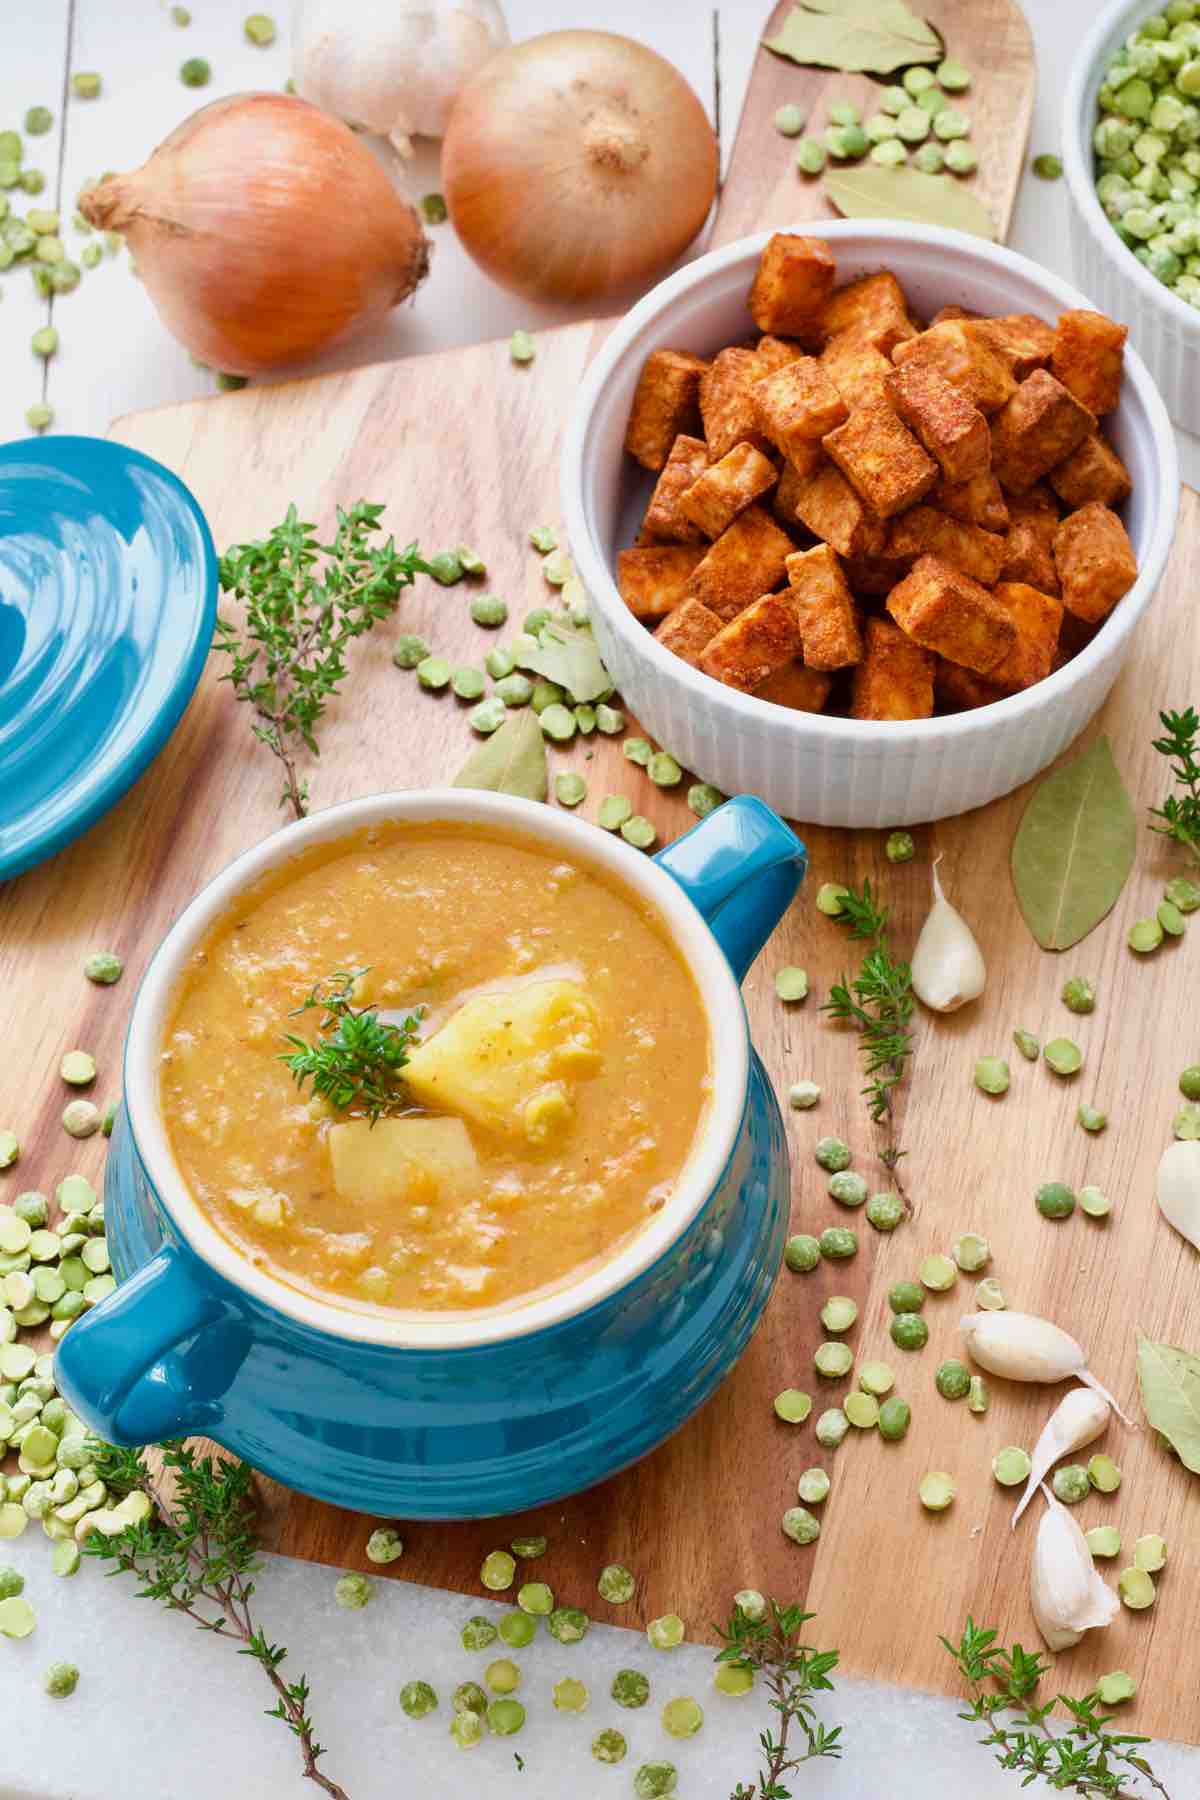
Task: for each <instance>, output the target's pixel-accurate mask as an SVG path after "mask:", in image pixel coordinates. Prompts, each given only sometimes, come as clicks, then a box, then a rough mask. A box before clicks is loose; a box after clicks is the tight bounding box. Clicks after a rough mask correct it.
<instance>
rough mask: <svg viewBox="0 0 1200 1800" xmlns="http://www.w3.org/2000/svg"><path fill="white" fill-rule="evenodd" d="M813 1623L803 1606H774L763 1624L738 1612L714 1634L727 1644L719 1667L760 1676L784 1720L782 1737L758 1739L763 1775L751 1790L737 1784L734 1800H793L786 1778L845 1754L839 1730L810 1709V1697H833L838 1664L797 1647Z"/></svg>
mask: <svg viewBox="0 0 1200 1800" xmlns="http://www.w3.org/2000/svg"><path fill="white" fill-rule="evenodd" d="M813 1617H815V1615H814V1614H813V1613H806V1612H804V1611H803V1610H802V1609H801V1608H800V1607H799V1606H779V1605H778V1604H777V1603H776V1602H775V1601H774V1600H770V1601H768V1602H767V1610H766V1612H765V1614H764V1615H763V1617H762V1618H761V1619H751V1618H748V1617H747V1615H746V1614H745V1613H744V1612H743V1611H742V1609H741V1607H740V1606H735V1607H734V1609H733V1612H732V1613H731V1614H730V1618H729V1623H728V1625H727V1626H725V1627H724V1628H723V1629H722V1627H721V1626H719V1625H718V1626H717V1628H716V1629H717V1631H718V1633H719V1635H720V1636H721V1637H722V1638H723V1639H724V1640H725V1648H724V1649H723V1650H722V1651H720V1653H719V1654H718V1656H717V1661H718V1662H719V1663H738V1664H740V1665H741V1666H742V1667H744V1668H748V1669H753V1670H755V1672H756V1673H758V1674H760V1675H761V1676H762V1677H763V1680H764V1682H765V1685H766V1688H767V1692H768V1693H769V1694H770V1696H771V1705H772V1706H773V1707H774V1709H775V1711H776V1712H777V1713H778V1714H779V1720H780V1723H779V1731H778V1735H776V1734H775V1733H774V1732H772V1731H764V1732H763V1733H762V1734H761V1735H760V1737H759V1740H758V1741H759V1747H760V1750H761V1753H762V1769H761V1771H760V1772H759V1774H758V1775H757V1776H755V1778H754V1779H753V1780H752V1782H751V1784H750V1786H749V1787H747V1786H746V1785H745V1784H744V1783H743V1782H740V1781H739V1782H738V1784H737V1787H736V1788H735V1789H734V1790H733V1793H732V1794H731V1796H730V1800H790V1796H791V1789H790V1788H787V1787H784V1785H783V1777H784V1776H785V1775H790V1774H791V1772H792V1770H793V1769H798V1768H800V1766H801V1764H802V1763H806V1762H812V1761H813V1760H814V1759H815V1758H817V1757H821V1756H834V1757H836V1756H840V1755H841V1754H842V1744H841V1737H842V1728H841V1726H840V1725H834V1726H833V1727H831V1728H830V1729H826V1727H825V1726H824V1725H822V1724H821V1722H820V1720H819V1719H818V1718H817V1715H816V1710H815V1708H814V1707H813V1704H812V1699H811V1695H813V1694H815V1693H832V1692H833V1683H832V1681H830V1679H829V1677H830V1675H831V1674H832V1672H833V1670H834V1669H836V1667H837V1663H838V1653H837V1651H836V1650H814V1649H813V1648H812V1647H811V1646H810V1645H808V1644H802V1643H801V1642H800V1641H799V1639H800V1633H801V1631H803V1629H804V1627H805V1626H806V1625H807V1624H808V1621H809V1620H810V1619H811V1618H813ZM793 1727H796V1728H798V1729H799V1731H800V1732H801V1733H802V1734H803V1736H804V1748H803V1749H801V1748H800V1747H799V1746H798V1745H796V1744H795V1742H794V1740H792V1739H791V1733H792V1729H793Z"/></svg>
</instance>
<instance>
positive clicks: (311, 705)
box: [213, 500, 431, 819]
mask: <svg viewBox="0 0 1200 1800" xmlns="http://www.w3.org/2000/svg"><path fill="white" fill-rule="evenodd" d="M383 510H384V509H383V507H382V506H376V505H372V504H371V503H370V502H369V501H367V500H359V501H358V502H357V503H356V504H355V505H354V506H352V507H350V509H349V511H344V510H343V509H342V508H341V507H340V506H339V507H338V511H337V531H336V532H335V534H334V539H333V542H332V543H331V544H322V543H320V542H318V540H317V537H316V534H315V529H314V527H313V526H312V525H309V524H306V523H305V522H304V521H303V520H302V519H300V518H298V517H297V514H296V508H295V507H294V506H289V507H288V510H287V517H286V518H285V519H284V521H283V523H282V524H281V525H276V527H275V529H274V530H273V531H272V532H271V533H270V535H269V536H268V537H267V538H265V539H263V540H262V541H261V542H256V543H249V544H237V545H235V546H234V547H233V548H232V549H230V550H227V551H226V552H225V554H224V556H223V557H222V558H221V564H220V579H221V588H222V590H223V591H224V592H225V593H227V594H232V595H233V597H234V599H236V600H240V601H241V602H242V604H243V607H244V617H243V621H242V623H240V624H238V623H236V622H235V621H234V620H232V619H228V618H224V617H221V618H218V620H217V627H216V635H215V637H214V639H213V649H214V650H215V651H217V652H218V653H219V654H221V655H223V656H228V657H229V659H230V666H229V668H228V669H227V670H226V671H225V673H224V674H223V675H222V676H221V680H222V681H228V682H231V683H232V684H233V691H234V693H235V694H236V695H237V697H238V699H239V700H245V701H248V702H249V704H250V705H251V706H252V707H253V708H254V710H255V712H256V713H257V715H258V720H259V722H258V723H256V724H255V725H253V726H252V727H251V729H252V731H253V733H254V736H255V737H256V738H257V739H258V741H259V743H260V744H265V745H266V747H267V749H268V750H269V751H270V752H271V754H272V756H275V757H277V758H278V760H279V762H280V763H281V764H282V766H283V776H284V781H283V792H282V794H281V795H280V800H279V804H280V805H281V806H290V807H291V809H292V811H293V812H294V813H295V815H296V817H297V818H298V819H301V818H303V817H304V815H305V813H307V811H308V783H307V781H304V780H301V778H300V774H299V771H298V770H297V767H296V747H297V740H298V741H299V743H301V744H303V745H304V747H305V748H306V749H307V750H308V751H309V753H310V754H311V755H313V756H318V755H319V754H320V752H319V750H318V749H317V740H316V727H317V725H318V723H319V722H320V720H321V718H322V717H323V715H324V712H325V708H326V706H327V704H328V702H329V701H330V700H331V699H332V698H333V696H334V695H335V694H336V693H337V692H338V689H339V688H340V686H341V684H342V682H343V681H344V680H345V678H346V661H345V652H346V646H347V645H348V644H349V643H350V642H351V640H352V639H354V638H357V637H362V636H363V634H364V633H365V632H368V631H370V630H371V629H372V627H373V626H375V625H377V624H378V623H379V621H380V620H381V619H386V618H387V616H388V614H389V613H391V612H393V611H394V610H395V606H396V602H397V601H398V600H399V598H400V594H401V592H402V590H403V589H404V588H406V587H411V586H412V583H413V579H414V577H415V576H416V575H418V574H426V575H427V574H430V573H431V570H430V566H429V564H428V563H427V562H425V561H424V560H423V558H422V556H421V552H420V550H419V549H418V547H417V545H416V544H415V543H413V544H409V545H408V546H407V548H406V549H404V550H397V548H396V543H395V539H394V538H391V537H389V538H388V539H387V540H386V541H385V542H383V543H380V542H379V541H378V538H379V533H380V525H379V521H380V518H381V517H382V515H383Z"/></svg>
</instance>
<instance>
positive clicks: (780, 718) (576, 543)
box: [560, 219, 1179, 752]
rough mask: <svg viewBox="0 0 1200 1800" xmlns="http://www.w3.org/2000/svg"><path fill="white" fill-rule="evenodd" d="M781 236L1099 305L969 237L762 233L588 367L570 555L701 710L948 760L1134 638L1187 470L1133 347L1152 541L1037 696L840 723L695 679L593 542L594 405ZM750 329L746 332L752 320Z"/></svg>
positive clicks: (717, 259)
mask: <svg viewBox="0 0 1200 1800" xmlns="http://www.w3.org/2000/svg"><path fill="white" fill-rule="evenodd" d="M777 230H778V231H789V230H791V231H796V232H799V233H801V234H808V235H810V236H817V237H821V238H826V239H828V240H829V241H830V242H831V243H833V244H836V243H838V242H839V241H842V240H855V241H856V242H858V243H860V244H862V243H866V244H869V245H870V246H872V248H873V249H874V247H876V246H877V247H878V253H879V254H878V266H879V267H881V268H882V267H886V266H887V250H888V248H889V246H891V245H895V244H905V245H911V246H912V247H913V248H917V249H920V250H921V251H923V252H924V253H926V255H929V253H931V252H941V253H943V254H944V255H953V256H954V257H956V258H959V259H962V260H963V261H965V262H969V263H972V264H974V265H975V266H976V267H977V268H978V267H981V266H982V267H983V268H994V269H998V270H1003V271H1004V272H1005V273H1006V274H1008V275H1015V276H1018V277H1019V278H1020V279H1021V280H1022V281H1023V282H1024V283H1026V284H1027V285H1028V286H1029V288H1030V289H1031V294H1030V302H1029V304H1030V310H1032V308H1033V306H1034V304H1035V297H1036V298H1037V299H1040V300H1041V301H1042V302H1044V303H1046V304H1048V305H1052V306H1054V307H1055V308H1057V309H1058V310H1066V309H1069V308H1074V307H1084V308H1090V307H1091V302H1090V301H1089V300H1088V299H1087V298H1086V296H1085V295H1083V294H1081V293H1080V292H1079V290H1078V288H1074V287H1072V286H1071V285H1070V283H1069V282H1066V281H1062V280H1060V279H1059V277H1058V276H1057V275H1052V274H1050V273H1049V272H1048V271H1047V270H1045V269H1043V268H1041V267H1040V266H1039V265H1038V264H1037V263H1034V262H1031V261H1030V260H1029V258H1028V257H1026V256H1020V255H1018V254H1017V253H1016V252H1015V251H1013V250H1007V249H1004V248H1003V247H1002V246H1001V245H998V244H991V243H988V242H987V241H986V240H985V239H983V238H977V237H972V236H969V235H968V234H967V233H966V232H962V231H949V230H946V229H944V228H942V227H939V226H933V225H910V224H904V223H898V222H895V221H892V220H880V221H874V220H861V219H821V220H815V221H814V220H812V219H802V220H800V221H798V222H797V223H796V224H795V225H792V226H786V225H781V226H778V227H776V228H775V229H773V230H768V231H759V232H755V233H754V235H753V236H751V237H744V238H739V239H738V240H737V241H736V242H734V243H732V244H726V245H725V246H724V247H723V248H722V249H720V250H712V251H710V252H709V253H708V255H707V256H702V257H699V258H697V260H696V261H695V262H691V263H688V264H687V265H686V267H684V268H682V269H680V270H678V271H677V273H676V274H674V275H670V276H668V277H667V279H666V280H665V281H663V282H661V283H660V284H659V286H658V287H656V288H654V289H653V290H652V291H651V292H650V293H649V294H647V295H646V296H645V298H644V299H642V300H640V301H639V302H638V304H637V305H636V306H635V307H634V308H633V310H632V311H631V312H629V313H628V314H627V315H626V317H625V318H624V319H623V320H622V322H621V323H620V324H619V325H618V326H617V327H616V329H615V330H614V331H613V333H612V334H611V336H610V337H609V338H607V339H606V341H605V343H604V344H603V346H602V347H601V349H600V351H599V354H598V355H597V356H596V358H595V360H594V361H593V362H592V363H591V364H590V366H589V368H588V370H587V373H586V374H585V376H584V379H583V382H582V384H581V386H580V389H579V392H578V394H577V396H576V399H575V404H574V407H573V408H572V412H571V419H570V424H569V426H568V429H567V435H566V439H565V441H564V444H563V451H562V462H561V481H560V498H561V501H562V508H563V515H564V517H565V519H566V521H567V531H568V536H569V540H570V546H571V552H572V555H573V556H574V558H575V562H576V564H577V566H578V569H579V573H580V575H581V577H582V579H583V583H584V586H585V587H586V589H587V590H588V593H589V594H590V595H591V597H592V600H593V601H594V603H595V604H596V605H598V606H599V607H600V608H601V609H602V611H603V613H604V617H605V622H606V624H607V626H608V628H609V630H611V631H612V632H613V634H614V635H615V636H616V637H617V638H619V639H620V640H621V642H622V644H623V645H624V647H625V649H626V650H627V651H628V652H629V654H630V655H631V656H632V657H637V658H642V659H644V660H645V661H646V662H648V663H649V665H650V667H651V668H652V669H653V670H655V671H657V673H658V675H659V676H660V677H661V678H662V679H663V680H666V681H670V682H672V683H673V684H675V685H676V686H677V687H682V688H684V689H686V690H687V691H688V692H689V694H690V695H692V696H694V697H695V699H696V700H697V701H698V702H700V701H707V702H711V701H712V700H713V698H714V689H715V690H716V692H717V695H718V696H719V699H720V703H721V706H722V708H723V710H724V711H725V712H726V713H728V714H729V715H731V717H732V719H733V720H735V721H736V720H738V719H744V720H746V721H747V723H749V724H754V723H760V722H762V721H763V720H765V719H766V718H767V717H769V718H770V720H771V722H772V726H773V728H774V729H775V730H776V731H778V732H779V733H781V734H783V735H786V736H790V737H791V739H792V740H793V742H795V743H797V744H808V745H813V744H821V743H830V744H833V745H835V746H845V747H847V748H849V747H851V746H854V747H861V748H864V749H867V748H870V749H873V750H875V751H876V752H883V751H887V750H889V749H891V748H893V747H897V748H898V747H899V746H901V745H903V746H905V747H906V748H911V749H914V750H917V749H920V748H922V747H926V746H927V747H936V748H937V749H938V751H939V752H944V751H945V749H946V745H947V739H948V738H949V737H953V736H955V735H962V736H968V735H971V734H973V733H975V732H977V731H978V730H979V729H980V725H981V723H986V724H991V723H993V722H994V723H997V724H998V723H999V722H1000V720H1001V718H1003V719H1004V720H1005V721H1006V722H1011V723H1014V724H1015V723H1016V722H1017V721H1019V720H1021V719H1023V718H1029V717H1031V716H1032V715H1034V714H1036V713H1037V712H1039V711H1040V710H1041V709H1042V708H1043V707H1044V706H1052V705H1053V704H1054V703H1055V701H1056V700H1058V699H1059V698H1061V697H1063V696H1065V695H1066V694H1067V693H1069V692H1070V691H1071V690H1072V689H1073V688H1074V687H1076V686H1077V685H1079V684H1081V683H1083V682H1085V681H1086V680H1087V679H1088V677H1089V675H1090V674H1091V672H1092V670H1093V669H1094V668H1095V667H1096V666H1097V665H1098V664H1099V663H1100V662H1102V661H1104V660H1105V659H1107V657H1108V656H1109V654H1110V653H1111V652H1112V650H1113V649H1114V647H1115V646H1116V645H1118V644H1119V643H1120V642H1122V641H1123V640H1124V639H1125V638H1126V637H1127V636H1128V635H1129V633H1130V632H1131V631H1132V630H1133V628H1134V626H1135V624H1136V623H1137V621H1138V619H1139V618H1140V617H1141V614H1142V612H1143V611H1144V610H1145V607H1146V605H1147V603H1148V601H1149V599H1150V597H1151V595H1152V594H1153V592H1154V589H1155V588H1156V587H1157V585H1158V582H1159V580H1160V578H1161V576H1162V572H1163V569H1164V567H1165V565H1166V561H1167V557H1168V555H1169V554H1170V550H1171V544H1172V542H1173V539H1174V533H1175V520H1176V514H1177V512H1178V509H1179V463H1178V457H1177V454H1176V447H1175V434H1174V431H1173V429H1172V426H1171V422H1170V419H1169V418H1168V416H1167V410H1166V407H1165V405H1164V404H1163V401H1162V398H1161V396H1160V394H1159V392H1158V389H1157V388H1156V387H1155V385H1154V382H1153V380H1152V379H1151V376H1150V372H1149V370H1148V369H1147V368H1146V365H1145V363H1144V362H1143V361H1142V359H1141V357H1140V356H1139V355H1138V354H1137V352H1136V351H1135V350H1133V349H1131V348H1130V347H1129V346H1128V345H1126V348H1125V382H1126V384H1127V385H1126V388H1125V392H1124V396H1123V402H1122V403H1123V404H1124V403H1125V402H1126V400H1127V399H1128V397H1129V396H1132V397H1133V398H1134V400H1135V403H1136V405H1137V407H1138V408H1140V410H1141V412H1142V414H1143V416H1144V418H1145V421H1146V425H1147V429H1148V431H1149V434H1150V436H1151V438H1152V440H1153V443H1154V454H1155V457H1156V458H1157V462H1158V472H1157V473H1158V479H1157V481H1156V484H1155V492H1154V494H1153V496H1152V500H1151V504H1152V506H1153V508H1154V511H1153V514H1152V517H1151V521H1150V529H1149V532H1148V535H1147V540H1146V543H1145V545H1144V547H1143V549H1142V553H1141V555H1140V556H1139V559H1138V578H1137V580H1136V581H1135V583H1134V585H1133V586H1132V588H1130V590H1129V592H1128V593H1127V594H1126V595H1124V597H1123V598H1122V600H1121V602H1120V603H1119V605H1117V606H1116V607H1115V608H1114V609H1113V611H1112V612H1111V613H1110V614H1109V617H1108V619H1107V620H1106V621H1105V623H1104V624H1103V625H1102V626H1101V628H1100V630H1099V631H1098V632H1097V633H1096V635H1095V637H1094V638H1093V639H1092V641H1091V643H1090V644H1088V645H1087V646H1086V648H1085V649H1083V650H1081V651H1080V652H1079V653H1078V655H1076V656H1074V657H1072V658H1071V661H1070V662H1069V663H1066V664H1064V666H1063V667H1062V668H1061V669H1057V670H1055V672H1054V673H1053V674H1052V675H1048V676H1047V677H1046V678H1045V680H1044V681H1039V682H1038V683H1036V685H1035V686H1033V687H1031V688H1025V689H1023V690H1022V691H1021V692H1020V693H1017V694H1010V695H1008V696H1006V698H1004V699H1003V700H996V701H992V702H991V703H990V704H989V705H987V706H979V707H975V708H973V709H971V710H970V711H968V712H962V713H946V714H938V715H937V716H935V717H933V718H929V719H905V720H871V721H863V720H859V719H843V718H838V717H837V716H836V715H826V714H825V713H806V712H795V711H793V710H791V709H790V708H788V707H783V706H776V705H774V704H772V703H771V702H770V701H767V700H756V699H755V698H754V696H753V695H752V694H743V693H740V692H739V691H738V690H737V689H736V688H732V687H726V686H725V685H723V684H722V683H720V682H716V681H713V680H712V679H711V677H710V676H707V675H704V674H702V673H701V672H700V670H699V669H696V668H693V667H692V665H691V664H690V663H688V662H685V661H684V660H683V658H682V657H679V656H676V655H675V654H674V653H673V652H672V651H670V650H668V649H667V648H666V647H665V646H664V645H662V644H660V643H659V642H658V641H657V639H656V638H655V637H654V635H653V633H652V632H649V631H647V630H646V628H645V626H644V625H642V624H640V623H639V622H638V620H636V619H635V618H634V616H633V614H632V613H631V612H630V610H629V608H628V607H627V606H626V605H625V602H624V601H623V600H622V599H621V596H620V594H619V593H618V591H617V586H616V582H615V580H614V578H613V574H612V571H611V569H610V568H609V565H608V561H607V559H606V557H605V556H604V554H603V552H602V550H601V548H600V546H599V545H598V544H597V542H596V540H595V538H594V537H593V535H592V531H591V528H590V524H589V518H590V515H591V510H592V508H591V496H592V491H593V489H594V486H595V479H596V470H595V468H594V467H593V465H595V464H596V463H597V461H598V457H599V452H598V451H595V450H593V447H592V444H591V436H592V427H593V421H594V415H595V411H596V406H597V402H598V401H599V399H600V396H601V394H602V393H603V391H604V389H605V387H606V386H607V385H608V383H609V381H610V380H611V379H612V376H613V373H614V371H615V370H616V369H617V367H618V365H619V364H621V363H622V362H623V361H624V360H625V359H626V358H629V357H635V358H637V359H638V360H639V361H640V359H641V358H642V357H644V356H646V355H648V354H649V352H650V351H651V350H654V349H658V348H662V347H664V346H663V345H662V342H661V339H660V337H659V319H660V315H661V314H662V313H663V312H664V311H665V310H666V308H667V307H669V306H671V305H672V303H673V302H675V301H676V300H679V299H681V298H686V297H687V296H688V295H690V294H693V293H694V292H695V291H696V290H698V289H703V288H705V287H707V286H708V285H709V284H710V283H714V282H717V281H720V280H721V279H722V278H723V277H727V276H728V274H729V272H730V271H731V270H735V269H737V268H738V265H740V264H742V263H746V264H749V263H750V262H751V261H753V260H755V259H757V257H758V256H759V255H760V254H761V252H762V250H763V248H764V246H765V245H766V244H767V242H768V240H769V239H770V238H772V237H774V236H775V234H776V231H777ZM746 320H747V326H749V325H750V323H751V321H750V316H749V313H747V315H746Z"/></svg>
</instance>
